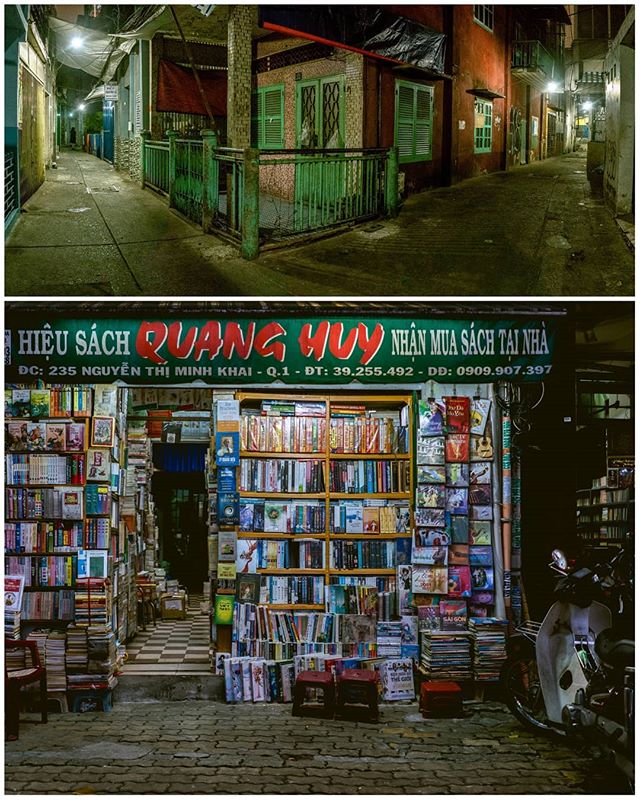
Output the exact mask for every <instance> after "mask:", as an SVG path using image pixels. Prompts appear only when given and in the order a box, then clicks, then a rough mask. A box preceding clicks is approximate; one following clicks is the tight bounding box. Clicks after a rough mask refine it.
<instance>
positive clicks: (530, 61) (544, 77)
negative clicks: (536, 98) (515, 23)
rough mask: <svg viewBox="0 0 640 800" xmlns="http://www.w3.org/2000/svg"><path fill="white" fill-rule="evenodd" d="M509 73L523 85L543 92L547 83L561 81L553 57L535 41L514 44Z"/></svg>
mask: <svg viewBox="0 0 640 800" xmlns="http://www.w3.org/2000/svg"><path fill="white" fill-rule="evenodd" d="M511 72H512V74H513V75H514V76H515V77H516V78H518V79H520V80H521V81H522V82H523V83H528V84H529V85H530V86H533V87H534V88H536V89H539V90H540V91H544V90H545V89H546V87H547V84H548V83H549V81H552V80H556V81H559V82H560V81H561V80H562V78H561V74H560V69H559V68H558V66H557V65H556V63H555V61H554V59H553V56H552V55H551V53H549V51H548V50H546V49H545V48H544V46H543V44H542V42H539V41H538V40H537V39H529V40H527V41H519V42H514V45H513V54H512V57H511Z"/></svg>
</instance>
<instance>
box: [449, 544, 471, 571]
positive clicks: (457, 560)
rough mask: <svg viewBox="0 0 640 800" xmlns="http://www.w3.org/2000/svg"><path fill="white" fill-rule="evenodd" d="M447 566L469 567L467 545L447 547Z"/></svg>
mask: <svg viewBox="0 0 640 800" xmlns="http://www.w3.org/2000/svg"><path fill="white" fill-rule="evenodd" d="M449 565H453V566H456V567H468V566H469V545H468V544H452V545H451V546H450V547H449Z"/></svg>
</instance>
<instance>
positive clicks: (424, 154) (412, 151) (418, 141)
mask: <svg viewBox="0 0 640 800" xmlns="http://www.w3.org/2000/svg"><path fill="white" fill-rule="evenodd" d="M432 139H433V87H431V86H423V85H422V84H420V83H409V82H407V81H396V121H395V145H396V147H397V148H398V152H399V155H400V162H401V163H405V164H406V163H409V162H412V161H430V160H431V157H432V156H431V151H432Z"/></svg>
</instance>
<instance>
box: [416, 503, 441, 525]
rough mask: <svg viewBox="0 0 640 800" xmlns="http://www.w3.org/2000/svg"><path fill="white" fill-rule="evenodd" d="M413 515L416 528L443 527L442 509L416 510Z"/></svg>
mask: <svg viewBox="0 0 640 800" xmlns="http://www.w3.org/2000/svg"><path fill="white" fill-rule="evenodd" d="M414 514H415V523H416V527H420V528H442V527H444V508H416V510H415V512H414Z"/></svg>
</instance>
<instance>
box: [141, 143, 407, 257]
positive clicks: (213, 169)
mask: <svg viewBox="0 0 640 800" xmlns="http://www.w3.org/2000/svg"><path fill="white" fill-rule="evenodd" d="M167 136H168V141H167V142H166V143H165V142H151V141H149V140H148V139H145V141H144V159H143V164H144V174H143V185H148V186H152V187H153V188H156V189H160V190H161V191H163V192H166V193H167V194H168V195H169V205H170V206H171V207H172V208H175V209H176V210H178V211H180V212H181V213H182V214H184V215H185V216H186V217H187V218H188V219H190V220H193V222H196V223H198V224H199V225H202V227H203V229H204V230H205V232H210V231H212V230H218V231H221V232H224V233H226V234H227V235H229V236H231V237H232V238H233V239H235V240H237V241H239V242H240V243H241V245H242V253H243V255H244V257H245V258H255V256H256V255H257V254H258V251H259V248H260V245H261V244H265V243H268V242H274V241H283V240H284V241H286V240H287V239H290V238H292V237H294V236H300V235H307V234H310V233H313V232H314V231H323V230H326V229H329V228H332V227H336V226H339V225H344V224H350V223H356V222H360V221H362V220H365V219H369V218H372V217H376V216H380V215H382V214H385V213H386V214H388V215H390V216H393V215H395V214H396V213H397V209H398V202H399V195H398V155H397V150H396V149H395V148H391V149H381V148H380V149H345V150H257V149H253V148H247V149H244V150H242V149H234V148H228V147H218V146H217V137H216V135H215V134H214V133H213V132H211V131H203V132H202V139H198V140H194V139H178V134H177V133H176V132H175V131H168V132H167ZM143 138H144V137H143Z"/></svg>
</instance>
